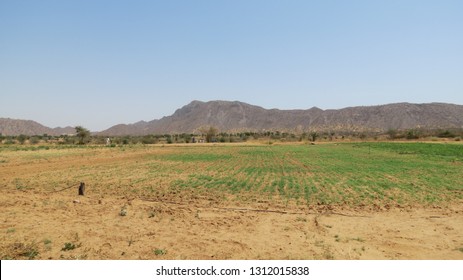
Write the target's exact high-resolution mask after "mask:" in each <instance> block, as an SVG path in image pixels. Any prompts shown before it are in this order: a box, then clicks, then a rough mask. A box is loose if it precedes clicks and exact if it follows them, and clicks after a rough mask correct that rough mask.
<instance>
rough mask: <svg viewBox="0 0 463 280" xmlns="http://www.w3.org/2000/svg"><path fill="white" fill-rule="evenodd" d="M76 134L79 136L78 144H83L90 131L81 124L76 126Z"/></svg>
mask: <svg viewBox="0 0 463 280" xmlns="http://www.w3.org/2000/svg"><path fill="white" fill-rule="evenodd" d="M76 136H77V138H79V144H80V145H83V144H85V142H87V141H88V138H89V137H90V131H89V130H88V129H86V128H84V127H82V126H76Z"/></svg>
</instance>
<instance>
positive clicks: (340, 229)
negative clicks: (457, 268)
mask: <svg viewBox="0 0 463 280" xmlns="http://www.w3.org/2000/svg"><path fill="white" fill-rule="evenodd" d="M178 197H179V196H176V195H171V196H164V197H158V198H156V199H153V198H151V199H143V198H139V197H138V198H136V197H132V198H131V197H127V196H125V197H101V196H96V195H92V194H88V195H86V196H84V197H82V196H78V195H77V190H76V189H74V188H72V189H69V190H65V191H62V192H55V193H49V194H40V193H33V192H32V191H19V190H18V191H13V192H12V191H11V190H9V191H6V190H5V189H2V190H1V194H0V213H1V214H0V217H1V220H0V232H1V233H2V234H1V235H0V236H1V237H0V254H1V257H2V259H10V258H14V259H28V258H31V259H32V258H34V259H187V260H188V259H343V260H344V259H349V260H350V259H463V209H462V206H461V205H457V206H453V207H452V206H448V207H445V209H444V208H432V209H422V208H421V209H420V208H397V207H393V208H391V209H342V208H332V207H321V206H320V207H316V208H313V209H310V208H304V207H297V206H282V205H270V204H268V203H267V202H254V203H243V204H240V203H237V202H228V203H224V202H218V201H216V200H214V199H211V198H203V197H194V198H193V199H190V200H188V201H182V200H180V199H176V198H178ZM330 208H331V209H330Z"/></svg>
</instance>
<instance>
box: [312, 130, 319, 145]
mask: <svg viewBox="0 0 463 280" xmlns="http://www.w3.org/2000/svg"><path fill="white" fill-rule="evenodd" d="M318 136H319V135H318V133H317V132H316V131H313V132H311V133H310V138H312V142H315V140H317V138H318Z"/></svg>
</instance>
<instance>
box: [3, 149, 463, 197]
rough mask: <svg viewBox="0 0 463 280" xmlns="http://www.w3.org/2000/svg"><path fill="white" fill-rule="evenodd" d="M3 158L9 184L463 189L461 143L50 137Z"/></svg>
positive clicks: (317, 190) (309, 191)
mask: <svg viewBox="0 0 463 280" xmlns="http://www.w3.org/2000/svg"><path fill="white" fill-rule="evenodd" d="M0 159H1V161H0V172H2V169H1V168H3V170H6V168H7V167H8V166H10V165H12V164H15V170H16V171H18V172H14V173H11V174H10V173H7V174H4V176H3V177H4V179H3V181H4V183H6V185H7V186H10V187H12V188H16V189H20V188H21V189H24V190H34V191H38V192H49V191H55V190H58V189H60V188H61V187H63V186H66V185H70V184H73V183H75V182H79V181H85V182H86V183H87V185H89V186H91V187H89V190H91V191H93V192H95V193H99V194H102V195H105V194H127V193H129V194H131V195H139V196H143V197H150V196H156V195H160V194H162V193H166V192H169V193H172V192H174V193H176V192H182V191H189V192H193V193H196V194H201V195H206V196H207V195H212V194H214V195H219V196H221V197H223V198H224V199H237V200H240V201H247V200H262V199H265V200H267V201H278V202H281V201H285V202H295V203H297V204H307V205H327V204H332V205H352V206H361V205H372V204H379V205H386V204H390V205H403V204H422V205H432V204H441V205H443V204H445V203H448V202H455V201H459V200H461V199H463V179H462V178H463V176H462V175H463V145H459V144H443V143H342V144H320V145H302V144H301V145H260V146H259V145H257V146H256V145H215V146H209V145H191V146H188V145H185V146H169V145H166V146H141V145H140V146H121V147H114V148H111V147H78V146H75V147H67V148H66V149H61V148H60V149H58V148H57V147H53V146H51V147H49V148H46V149H11V148H9V149H4V150H2V151H1V158H0ZM53 163H56V164H59V166H58V167H55V166H54V165H53ZM47 164H50V165H47ZM34 166H35V167H36V168H33V167H34ZM21 169H27V171H28V172H24V173H22V174H21ZM7 175H8V176H7Z"/></svg>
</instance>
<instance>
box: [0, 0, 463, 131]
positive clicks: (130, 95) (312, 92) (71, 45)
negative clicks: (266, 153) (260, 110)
mask: <svg viewBox="0 0 463 280" xmlns="http://www.w3.org/2000/svg"><path fill="white" fill-rule="evenodd" d="M462 15H463V1H445V0H443V1H391V0H388V1H309V0H307V1H272V0H261V1H252V0H247V1H237V0H235V1H231V0H229V1H219V0H210V1H177V0H169V1H167V0H166V1H114V0H112V1H98V0H92V1H86V0H79V1H66V0H56V1H49V0H42V1H22V0H19V1H18V0H15V1H13V0H11V1H9V0H0V117H10V118H19V119H33V120H36V121H38V122H40V123H42V124H44V125H47V126H50V127H56V126H66V125H71V126H75V125H83V126H84V127H87V128H89V129H91V130H94V131H96V130H103V129H106V128H108V127H110V126H112V125H115V124H118V123H133V122H136V121H139V120H147V121H148V120H152V119H157V118H161V117H163V116H166V115H171V114H172V113H173V112H174V111H175V110H176V109H178V108H180V107H182V106H184V105H186V104H188V103H189V102H190V101H192V100H202V101H209V100H239V101H243V102H247V103H250V104H254V105H259V106H262V107H264V108H280V109H306V108H310V107H313V106H317V107H320V108H322V109H335V108H343V107H349V106H357V105H376V104H385V103H395V102H414V103H426V102H448V103H456V104H463V16H462Z"/></svg>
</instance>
